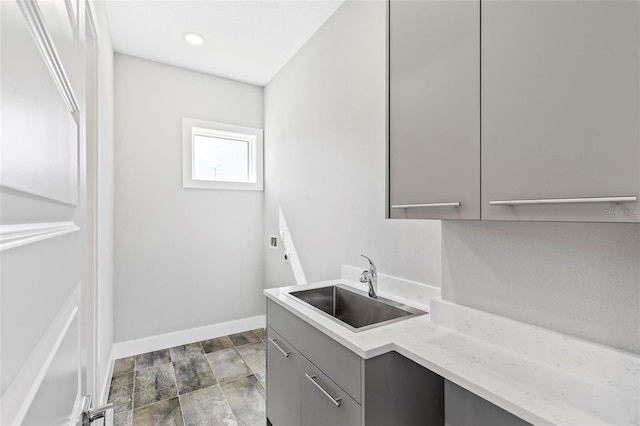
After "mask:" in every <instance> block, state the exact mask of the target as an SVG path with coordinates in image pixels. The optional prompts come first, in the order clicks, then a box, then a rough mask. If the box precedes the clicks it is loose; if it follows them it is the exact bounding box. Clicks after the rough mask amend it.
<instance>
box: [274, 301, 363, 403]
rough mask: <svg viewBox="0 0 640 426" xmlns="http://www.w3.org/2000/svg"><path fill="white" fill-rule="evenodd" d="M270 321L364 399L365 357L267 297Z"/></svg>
mask: <svg viewBox="0 0 640 426" xmlns="http://www.w3.org/2000/svg"><path fill="white" fill-rule="evenodd" d="M267 325H268V326H269V327H270V328H272V329H273V330H274V331H276V332H277V333H278V334H280V335H281V336H282V337H283V338H284V339H286V340H287V341H288V342H289V343H291V344H292V345H293V346H294V347H295V348H296V349H297V350H298V351H299V352H300V353H301V354H302V355H304V356H305V357H306V358H307V359H308V360H309V361H311V362H312V363H313V364H314V365H315V366H316V367H318V368H319V369H321V370H322V371H324V372H325V373H326V374H327V375H328V376H329V377H331V378H333V380H334V381H335V382H336V384H337V385H338V386H339V387H340V388H342V389H343V390H344V391H345V392H347V393H348V394H349V395H351V397H352V398H353V399H355V400H356V401H357V402H358V403H360V402H361V391H360V389H361V377H362V376H361V359H360V357H359V356H358V355H356V354H354V353H353V352H351V351H350V350H348V349H346V348H345V347H344V346H342V345H340V344H339V343H337V342H336V341H335V340H333V339H331V338H330V337H328V336H327V335H325V334H324V333H322V332H321V331H319V330H316V329H315V328H314V327H312V326H311V325H309V324H307V323H306V322H305V321H304V320H302V319H300V318H298V317H297V316H295V315H294V314H292V313H291V312H289V311H287V310H286V309H284V308H282V307H280V306H279V305H277V304H276V303H275V302H273V301H271V300H267Z"/></svg>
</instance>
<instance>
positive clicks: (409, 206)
mask: <svg viewBox="0 0 640 426" xmlns="http://www.w3.org/2000/svg"><path fill="white" fill-rule="evenodd" d="M420 207H460V203H431V204H393V205H392V206H391V208H392V209H417V208H420Z"/></svg>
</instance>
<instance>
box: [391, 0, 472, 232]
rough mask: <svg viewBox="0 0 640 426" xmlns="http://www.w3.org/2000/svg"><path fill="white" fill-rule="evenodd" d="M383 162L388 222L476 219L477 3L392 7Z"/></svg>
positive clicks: (397, 3)
mask: <svg viewBox="0 0 640 426" xmlns="http://www.w3.org/2000/svg"><path fill="white" fill-rule="evenodd" d="M388 155H389V158H388V160H389V164H388V167H389V174H388V179H389V182H388V189H389V206H388V208H389V210H388V217H391V218H409V219H480V160H479V159H480V2H479V1H478V0H469V1H450V0H449V1H446V0H445V1H430V0H418V1H415V0H412V1H406V0H401V1H396V0H391V1H390V4H389V146H388ZM458 203H459V204H458ZM421 205H424V206H421ZM404 206H406V207H404Z"/></svg>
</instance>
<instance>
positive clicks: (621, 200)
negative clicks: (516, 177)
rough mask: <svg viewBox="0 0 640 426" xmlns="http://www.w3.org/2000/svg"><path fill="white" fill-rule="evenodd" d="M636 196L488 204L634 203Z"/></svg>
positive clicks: (507, 201)
mask: <svg viewBox="0 0 640 426" xmlns="http://www.w3.org/2000/svg"><path fill="white" fill-rule="evenodd" d="M636 201H638V197H636V196H635V195H634V196H629V197H592V198H547V199H544V198H543V199H538V200H494V201H489V205H490V206H525V205H531V204H592V203H635V202H636Z"/></svg>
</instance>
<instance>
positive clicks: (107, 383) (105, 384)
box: [97, 346, 115, 405]
mask: <svg viewBox="0 0 640 426" xmlns="http://www.w3.org/2000/svg"><path fill="white" fill-rule="evenodd" d="M114 351H115V347H114V346H111V352H110V353H109V366H108V367H107V371H106V372H105V375H104V377H103V378H102V389H100V395H98V404H97V405H104V404H106V403H107V399H108V398H109V389H110V388H111V376H113V361H114V360H115V358H114Z"/></svg>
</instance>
